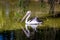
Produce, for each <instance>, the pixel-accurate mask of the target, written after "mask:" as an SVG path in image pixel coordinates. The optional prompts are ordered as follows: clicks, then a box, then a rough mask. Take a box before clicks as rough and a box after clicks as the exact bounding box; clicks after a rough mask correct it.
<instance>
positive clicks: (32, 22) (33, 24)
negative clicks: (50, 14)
mask: <svg viewBox="0 0 60 40" xmlns="http://www.w3.org/2000/svg"><path fill="white" fill-rule="evenodd" d="M30 16H31V11H27V13H26V15H25V16H24V17H23V19H22V20H21V22H22V21H23V20H24V19H25V18H26V20H25V28H26V30H27V32H26V31H25V30H23V31H24V32H25V34H26V35H27V36H28V37H29V36H30V35H29V34H30V31H29V29H28V27H29V26H30V27H31V28H32V29H34V30H35V31H37V29H36V28H37V26H38V25H39V24H40V25H41V24H42V21H38V19H37V17H35V18H33V19H32V20H28V19H29V17H30Z"/></svg>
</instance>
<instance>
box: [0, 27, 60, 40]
mask: <svg viewBox="0 0 60 40" xmlns="http://www.w3.org/2000/svg"><path fill="white" fill-rule="evenodd" d="M30 30H31V29H30ZM37 30H38V32H34V34H31V36H30V38H27V37H26V35H25V34H24V32H23V31H22V29H21V30H10V31H8V30H7V31H3V32H0V40H59V39H60V29H56V28H42V29H37ZM31 33H32V32H31Z"/></svg>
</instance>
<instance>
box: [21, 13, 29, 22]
mask: <svg viewBox="0 0 60 40" xmlns="http://www.w3.org/2000/svg"><path fill="white" fill-rule="evenodd" d="M27 16H28V14H26V15H25V16H24V17H23V18H22V20H21V22H22V21H23V20H24V19H25V18H26V17H27Z"/></svg>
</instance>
